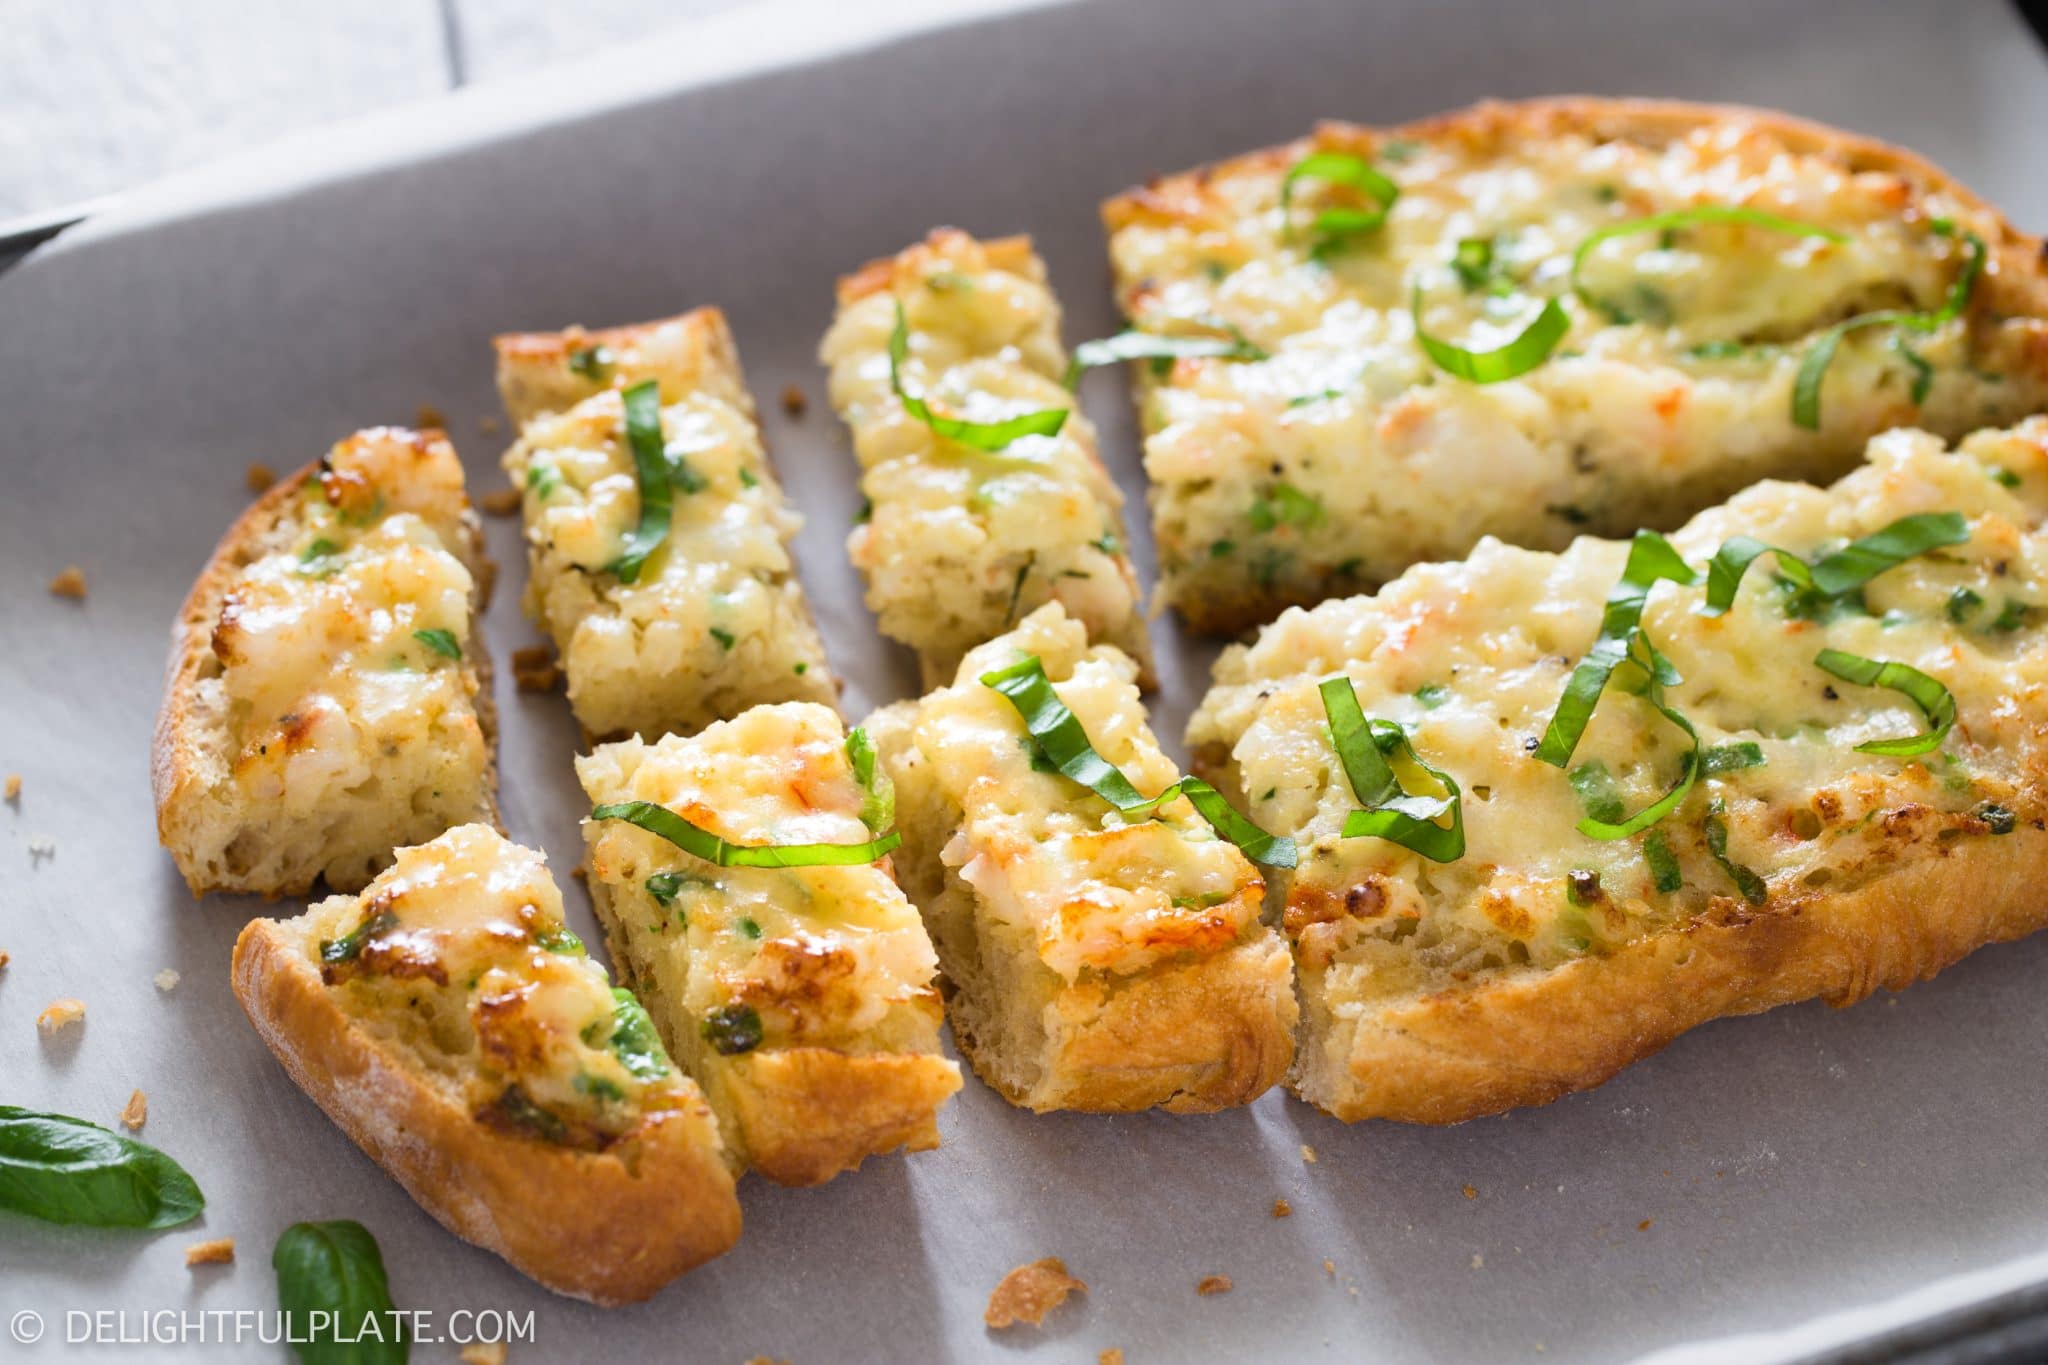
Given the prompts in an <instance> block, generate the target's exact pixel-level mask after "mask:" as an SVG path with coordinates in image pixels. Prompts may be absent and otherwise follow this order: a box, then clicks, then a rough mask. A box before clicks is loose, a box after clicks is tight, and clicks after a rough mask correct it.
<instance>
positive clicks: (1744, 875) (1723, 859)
mask: <svg viewBox="0 0 2048 1365" xmlns="http://www.w3.org/2000/svg"><path fill="white" fill-rule="evenodd" d="M1705 830H1706V836H1707V852H1709V853H1711V854H1713V855H1714V861H1715V862H1717V863H1719V864H1720V865H1721V870H1722V871H1723V872H1726V873H1727V874H1728V877H1729V880H1731V881H1733V882H1734V883H1735V889H1736V890H1738V891H1740V892H1741V893H1742V899H1744V900H1745V901H1748V902H1749V903H1750V904H1751V905H1762V904H1763V903H1764V902H1765V901H1767V900H1769V899H1770V895H1771V891H1770V884H1769V883H1767V882H1766V881H1764V879H1763V878H1762V877H1759V876H1758V875H1757V874H1756V873H1755V872H1754V871H1753V870H1751V869H1750V868H1747V867H1744V866H1743V865H1742V864H1741V863H1738V862H1736V861H1735V860H1734V859H1732V858H1730V857H1729V856H1728V803H1727V802H1726V801H1723V800H1721V799H1720V798H1719V797H1716V798H1715V799H1714V800H1713V801H1712V802H1711V803H1710V804H1709V805H1708V806H1707V816H1706V821H1705Z"/></svg>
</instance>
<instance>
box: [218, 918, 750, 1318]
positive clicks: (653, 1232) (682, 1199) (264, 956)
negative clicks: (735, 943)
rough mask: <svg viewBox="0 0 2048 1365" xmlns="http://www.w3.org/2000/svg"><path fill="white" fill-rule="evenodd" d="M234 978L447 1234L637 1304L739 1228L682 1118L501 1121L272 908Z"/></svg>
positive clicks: (554, 1279) (304, 1071)
mask: <svg viewBox="0 0 2048 1365" xmlns="http://www.w3.org/2000/svg"><path fill="white" fill-rule="evenodd" d="M232 977H233V984H234V990H235V996H236V998H237V999H238V1000H240V1001H241V1004H242V1008H243V1010H244V1011H245V1012H246V1013H247V1014H248V1016H249V1022H250V1023H251V1024H253V1025H254V1026H255V1028H256V1032H257V1033H258V1034H259V1035H261V1037H262V1038H263V1041H264V1042H265V1043H266V1044H267V1045H268V1046H269V1048H270V1050H271V1052H272V1053H273V1054H274V1055H275V1056H276V1057H277V1060H278V1061H279V1062H280V1063H281V1064H282V1065H283V1066H284V1069H285V1071H286V1073H287V1074H289V1075H290V1076H291V1078H292V1079H293V1080H294V1081H296V1082H297V1083H298V1086H299V1088H300V1089H301V1090H303V1091H305V1092H306V1094H307V1096H308V1097H309V1098H311V1099H312V1100H313V1102H314V1103H316V1104H318V1105H319V1106H320V1108H321V1109H323V1110H325V1111H326V1113H327V1116H328V1117H329V1118H331V1119H333V1120H334V1122H335V1123H336V1124H337V1125H338V1126H339V1127H340V1128H341V1130H342V1131H343V1132H344V1133H346V1134H348V1136H349V1138H350V1139H351V1140H352V1141H354V1143H355V1144H356V1145H357V1146H358V1147H360V1148H362V1149H363V1151H364V1152H365V1153H366V1154H368V1155H369V1156H370V1158H371V1159H372V1160H374V1161H376V1162H377V1164H378V1165H380V1166H382V1167H383V1168H384V1169H385V1170H386V1171H387V1172H388V1173H389V1174H390V1175H391V1177H392V1178H393V1179H395V1180H396V1181H398V1183H399V1184H400V1185H402V1186H403V1187H404V1188H405V1191H406V1193H408V1194H410V1195H411V1196H412V1197H413V1199H414V1201H415V1202H417V1203H418V1204H419V1206H420V1207H421V1208H423V1209H425V1210H426V1211H427V1212H428V1213H430V1214H432V1215H433V1216H434V1218H435V1219H436V1220H438V1221H439V1222H440V1223H441V1224H442V1226H444V1227H446V1228H447V1229H448V1230H449V1231H450V1232H453V1233H454V1234H455V1235H456V1236H458V1237H461V1238H463V1239H464V1240H465V1241H469V1242H474V1243H475V1244H477V1245H478V1246H481V1247H483V1248H485V1249H486V1250H488V1251H492V1252H495V1253H496V1254H497V1255H499V1256H502V1257H503V1258H504V1259H505V1260H507V1261H509V1262H510V1263H511V1264H512V1265H513V1266H514V1267H515V1268H516V1269H518V1270H519V1271H520V1272H521V1273H523V1274H525V1275H528V1276H531V1277H532V1278H533V1279H534V1280H536V1281H538V1282H539V1283H541V1284H543V1285H545V1286H547V1287H548V1288H549V1289H552V1290H554V1291H556V1292H557V1293H561V1294H567V1295H570V1296H572V1297H575V1298H580V1299H587V1300H589V1301H591V1302H593V1303H599V1304H605V1305H616V1304H622V1303H632V1302H637V1301H638V1300H641V1299H645V1298H647V1297H648V1296H649V1295H651V1294H653V1293H654V1292H655V1291H656V1290H657V1289H659V1288H661V1287H662V1286H663V1285H665V1284H667V1283H668V1282H669V1281H670V1280H672V1279H674V1278H675V1277H676V1276H678V1275H680V1274H682V1273H683V1272H684V1271H686V1270H689V1269H691V1268H692V1267H694V1266H697V1265H700V1264H702V1263H703V1262H705V1261H708V1260H711V1259H712V1258H713V1257H716V1256H719V1255H722V1254H723V1253H724V1252H726V1251H727V1250H729V1249H730V1248H731V1247H732V1245H733V1243H734V1242H736V1241H737V1240H738V1239H739V1234H740V1207H739V1201H738V1200H737V1199H736V1198H735V1197H734V1194H733V1181H732V1176H731V1173H730V1172H728V1171H727V1169H726V1166H725V1162H724V1158H723V1157H722V1156H721V1155H720V1154H719V1152H718V1151H717V1150H716V1149H715V1148H713V1147H709V1146H706V1145H703V1144H700V1143H698V1142H695V1141H693V1140H692V1138H691V1134H690V1132H689V1128H690V1127H691V1126H693V1125H692V1124H691V1123H690V1122H689V1120H690V1119H691V1117H692V1116H690V1115H688V1114H686V1113H678V1114H676V1115H674V1116H672V1117H670V1118H668V1119H666V1120H654V1121H653V1122H652V1127H651V1130H649V1131H646V1132H645V1133H644V1134H643V1135H642V1136H640V1137H639V1138H638V1139H637V1140H635V1141H634V1142H633V1148H634V1150H633V1151H632V1152H631V1153H629V1154H622V1153H621V1152H619V1151H618V1150H616V1149H614V1150H612V1151H606V1152H583V1151H575V1150H571V1149H568V1148H564V1147H556V1146H552V1145H550V1144H548V1143H545V1142H541V1141H538V1140H534V1139H529V1138H521V1137H515V1136H511V1135H508V1134H503V1133H498V1132H495V1131H493V1130H492V1129H489V1128H486V1127H485V1126H483V1125H482V1124H480V1123H478V1122H477V1121H476V1120H475V1119H474V1118H472V1117H471V1116H470V1115H469V1114H468V1113H466V1112H464V1111H463V1110H462V1109H461V1108H460V1107H459V1106H457V1105H455V1104H452V1103H450V1102H449V1100H448V1099H447V1098H446V1097H444V1096H443V1095H441V1094H439V1093H437V1092H436V1091H435V1090H434V1089H433V1088H431V1087H430V1086H429V1085H427V1084H426V1083H425V1082H424V1081H422V1080H421V1079H420V1077H419V1076H418V1075H417V1074H415V1073H414V1072H413V1071H412V1070H411V1069H410V1068H409V1067H408V1066H407V1065H406V1064H405V1063H404V1062H403V1061H402V1060H400V1059H399V1058H397V1057H396V1056H394V1055H393V1054H392V1053H391V1052H390V1051H389V1050H388V1049H385V1048H383V1047H381V1046H379V1045H378V1044H377V1043H376V1042H375V1041H373V1040H372V1039H371V1038H370V1036H369V1035H368V1034H367V1033H365V1032H364V1031H363V1030H362V1029H361V1028H359V1027H358V1026H357V1025H356V1024H354V1023H353V1022H352V1021H351V1020H350V1019H349V1018H348V1016H347V1015H346V1014H345V1013H344V1012H343V1011H342V1010H341V1008H340V1007H339V1006H338V1005H337V1004H336V1003H335V1001H334V999H333V998H332V996H331V995H330V994H329V993H328V991H327V988H326V987H325V986H324V985H323V984H322V982H321V980H320V974H319V972H318V970H317V969H315V968H314V966H313V965H312V963H311V962H310V961H308V960H307V958H306V956H305V954H304V953H303V951H301V949H300V947H299V946H298V945H295V944H294V943H293V942H292V940H291V938H290V936H289V935H288V933H287V932H286V930H285V928H284V926H283V925H281V924H279V923H278V922H277V921H274V920H266V919H257V920H252V921H251V922H250V923H249V924H248V925H247V926H246V927H245V928H244V929H243V930H242V934H241V937H240V938H239V939H238V940H237V941H236V943H235V953H234V962H233V969H232ZM701 1122H704V1123H708V1122H709V1117H708V1114H707V1115H705V1116H704V1117H703V1118H702V1120H701Z"/></svg>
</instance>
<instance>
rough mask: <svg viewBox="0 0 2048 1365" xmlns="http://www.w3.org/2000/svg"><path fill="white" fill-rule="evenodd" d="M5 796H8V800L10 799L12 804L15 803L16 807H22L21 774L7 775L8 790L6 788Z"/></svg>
mask: <svg viewBox="0 0 2048 1365" xmlns="http://www.w3.org/2000/svg"><path fill="white" fill-rule="evenodd" d="M5 795H6V797H7V799H8V800H9V801H12V802H13V803H14V804H15V805H17V806H18V805H20V804H21V774H20V773H9V774H7V788H6V792H5Z"/></svg>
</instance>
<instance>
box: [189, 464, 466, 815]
mask: <svg viewBox="0 0 2048 1365" xmlns="http://www.w3.org/2000/svg"><path fill="white" fill-rule="evenodd" d="M285 496H287V497H291V498H292V499H293V505H292V506H291V508H290V510H289V511H288V512H287V513H286V515H285V516H284V517H283V518H282V519H281V520H280V521H279V522H278V524H277V529H276V531H275V532H274V533H273V534H271V535H270V536H269V538H268V539H267V541H266V542H265V543H263V544H261V545H259V546H256V547H254V548H253V551H252V553H251V554H250V557H249V558H248V559H247V561H246V562H245V563H243V564H242V565H241V566H240V568H239V569H238V570H237V571H236V572H235V574H234V576H233V578H232V579H231V580H230V581H229V582H228V584H227V586H226V589H225V592H224V595H223V597H222V601H221V607H220V613H219V617H218V619H217V621H216V623H215V625H214V628H213V635H212V648H213V654H214V658H215V661H216V663H217V666H218V673H217V676H218V677H219V678H220V679H221V682H222V684H223V686H224V687H225V689H226V692H227V697H228V700H229V702H230V703H231V706H230V708H229V715H230V717H231V724H232V727H233V730H234V733H233V735H232V736H231V743H230V747H229V750H228V753H229V755H230V760H231V762H232V764H233V774H234V777H235V779H236V780H237V781H238V782H239V783H240V784H241V785H242V786H243V787H244V788H245V789H246V790H248V791H250V792H251V793H253V794H255V795H258V796H266V795H267V796H275V795H276V794H277V792H278V791H279V790H281V789H282V788H283V786H284V785H285V783H286V782H287V780H288V777H289V774H290V773H291V772H292V771H293V765H294V764H295V763H301V762H306V761H309V756H310V755H312V754H314V753H319V752H324V753H327V754H329V755H334V756H338V755H340V754H342V753H344V752H348V753H353V752H355V751H356V750H358V749H360V750H361V751H362V752H364V753H367V754H375V753H377V752H379V751H380V750H381V749H382V747H383V746H384V745H386V744H390V743H400V742H405V741H406V740H408V739H416V738H419V737H420V736H423V735H424V734H425V732H426V731H427V730H428V729H429V728H430V727H431V726H432V725H433V723H434V722H435V720H436V719H437V718H438V717H439V716H441V715H442V714H443V713H445V712H447V711H450V710H454V709H457V708H462V709H465V710H466V709H467V708H468V707H469V706H470V694H469V690H468V684H467V681H466V678H465V672H466V670H465V669H464V667H463V666H462V660H463V658H464V657H465V652H466V648H467V645H468V642H469V630H470V620H469V617H470V605H471V593H472V588H473V581H472V578H471V574H470V570H469V568H468V567H467V566H466V564H465V556H466V555H467V554H468V545H469V533H468V529H467V526H466V523H465V519H466V517H467V515H468V509H469V503H468V500H467V498H466V497H465V496H464V495H463V486H462V467H461V465H460V464H459V463H458V462H457V461H456V457H455V451H454V449H453V448H452V447H450V446H449V444H448V442H447V441H446V440H444V439H443V438H442V437H441V435H440V434H439V433H438V432H424V433H423V432H412V431H404V430H400V429H397V428H388V427H386V428H377V429H375V430H370V431H364V432H359V433H357V434H356V435H354V436H351V437H350V438H349V439H347V440H345V441H343V442H341V443H340V444H339V445H337V446H335V447H334V449H333V450H332V451H330V452H329V453H328V455H327V457H326V458H325V459H324V460H322V461H321V463H320V464H319V466H318V467H317V468H316V469H315V470H313V471H311V472H310V473H309V476H308V477H307V478H306V479H305V480H304V481H303V483H301V484H300V485H299V486H297V487H296V489H294V490H292V491H290V492H288V493H286V494H285ZM202 676H208V674H207V673H202Z"/></svg>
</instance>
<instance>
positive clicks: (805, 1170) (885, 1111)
mask: <svg viewBox="0 0 2048 1365" xmlns="http://www.w3.org/2000/svg"><path fill="white" fill-rule="evenodd" d="M734 1072H735V1080H736V1081H737V1082H738V1083H737V1084H734V1085H730V1086H728V1087H727V1095H728V1098H729V1100H730V1103H731V1105H732V1108H733V1112H735V1113H736V1114H738V1115H739V1116H740V1126H741V1127H742V1128H743V1129H745V1131H746V1135H747V1144H748V1145H747V1155H748V1158H749V1160H750V1163H751V1165H752V1167H753V1169H754V1170H757V1171H759V1172H760V1173H761V1174H762V1175H764V1176H766V1177H768V1178H769V1179H770V1180H773V1181H774V1182H775V1183H776V1184H778V1185H822V1184H824V1183H825V1182H826V1181H828V1180H830V1179H831V1178H832V1177H833V1176H835V1175H838V1174H839V1173H840V1172H841V1171H849V1170H855V1169H857V1168H858V1167H859V1166H860V1164H861V1162H862V1161H863V1160H865V1159H866V1158H867V1157H869V1156H873V1155H876V1154H879V1153H884V1152H891V1151H895V1150H898V1149H901V1150H903V1151H908V1152H925V1151H930V1150H931V1149H933V1148H935V1147H937V1146H938V1145H939V1123H938V1109H939V1106H940V1105H941V1104H943V1103H945V1101H946V1100H947V1098H948V1097H950V1096H951V1095H952V1094H953V1092H954V1091H956V1090H958V1089H959V1088H960V1072H959V1070H958V1069H957V1068H956V1067H955V1066H954V1065H953V1064H952V1063H951V1062H949V1061H947V1060H946V1059H945V1058H944V1057H941V1056H938V1055H936V1054H931V1055H925V1054H918V1053H908V1052H891V1053H870V1054H866V1055H855V1054H851V1053H845V1052H836V1051H833V1050H832V1049H831V1048H822V1047H792V1048H773V1049H767V1050H764V1051H761V1052H755V1053H751V1054H749V1055H748V1056H746V1057H744V1058H741V1059H740V1061H739V1063H738V1064H737V1065H736V1066H735V1067H734Z"/></svg>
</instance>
